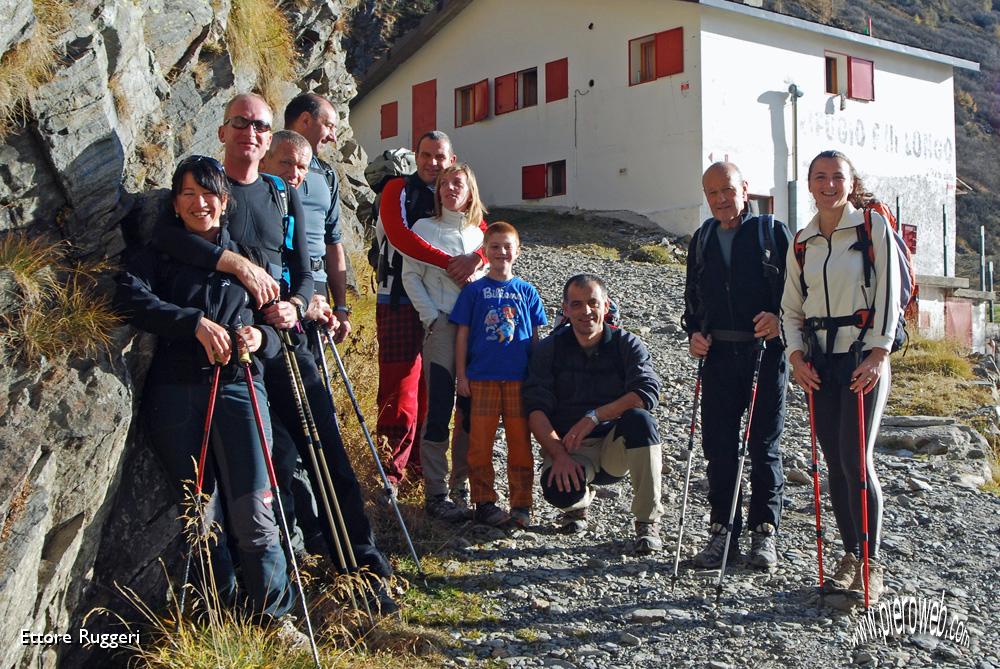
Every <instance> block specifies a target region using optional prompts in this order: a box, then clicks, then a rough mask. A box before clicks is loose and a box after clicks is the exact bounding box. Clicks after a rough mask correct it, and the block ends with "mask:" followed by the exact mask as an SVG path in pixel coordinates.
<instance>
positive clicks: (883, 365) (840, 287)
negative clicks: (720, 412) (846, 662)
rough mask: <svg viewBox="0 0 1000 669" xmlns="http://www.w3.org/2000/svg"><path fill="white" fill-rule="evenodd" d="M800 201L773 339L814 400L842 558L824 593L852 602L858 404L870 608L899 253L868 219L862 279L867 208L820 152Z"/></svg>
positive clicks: (883, 227)
mask: <svg viewBox="0 0 1000 669" xmlns="http://www.w3.org/2000/svg"><path fill="white" fill-rule="evenodd" d="M809 192H810V193H811V194H812V196H813V198H814V199H815V201H816V209H817V210H818V211H817V214H816V215H815V216H814V217H813V218H812V220H811V221H809V224H808V225H807V226H806V227H805V228H804V229H802V230H801V231H799V233H798V234H797V235H796V239H795V241H796V244H793V245H791V246H790V247H789V249H788V259H787V264H786V267H787V271H786V274H785V290H784V295H783V297H782V301H781V308H782V312H783V313H782V322H781V326H782V335H783V337H784V339H785V349H786V351H787V352H788V359H789V363H790V364H791V367H792V376H793V378H794V379H795V382H796V383H798V384H799V385H800V386H801V387H802V389H803V390H805V392H806V393H812V396H813V405H814V415H815V421H816V434H817V437H818V439H819V442H820V445H821V447H822V449H823V455H824V457H825V458H826V462H827V468H828V472H829V480H830V497H831V500H832V502H833V512H834V516H835V517H836V521H837V527H838V529H839V531H840V537H841V541H842V542H843V546H844V552H845V555H844V557H843V558H841V560H840V562H839V564H838V567H837V570H836V572H835V573H834V575H833V577H832V578H828V579H827V580H826V582H825V583H824V588H825V589H827V590H830V591H834V590H846V591H848V592H849V593H850V594H852V595H854V596H857V597H863V596H864V580H863V579H864V576H863V571H864V560H863V550H864V547H865V546H864V545H865V536H864V534H863V523H862V517H863V513H862V496H861V491H862V486H861V472H862V467H861V455H860V453H861V450H860V444H859V431H858V399H857V398H858V395H857V393H863V398H864V418H865V428H866V435H865V442H866V443H865V448H866V450H865V468H864V469H865V475H866V478H867V495H866V499H867V507H868V508H867V510H868V513H867V516H868V527H867V529H868V535H867V539H868V541H867V545H868V556H869V559H870V567H869V593H870V602H874V601H877V599H878V597H879V595H880V594H881V592H882V590H883V575H884V571H883V567H882V565H881V564H880V563H879V562H878V552H879V540H880V537H881V523H882V489H881V487H880V486H879V482H878V477H877V476H876V474H875V466H874V461H873V457H872V456H873V450H874V446H875V438H876V436H877V434H878V426H879V423H880V421H881V419H882V412H883V409H884V408H885V403H886V400H887V399H888V396H889V384H890V373H889V352H890V350H891V347H892V343H893V340H894V337H895V332H896V325H897V321H898V319H899V314H900V304H899V285H900V284H899V281H900V277H899V261H898V257H897V253H898V251H897V248H896V245H895V241H894V240H893V238H892V235H893V232H892V230H891V229H890V228H889V223H888V222H887V221H886V220H885V219H884V218H882V216H880V215H879V214H878V213H875V212H872V214H871V220H872V222H871V236H870V242H871V244H872V250H873V254H872V255H873V256H874V262H873V263H872V264H871V266H870V267H871V269H872V270H873V271H872V272H871V273H870V276H869V277H867V279H866V276H865V262H866V258H865V257H864V255H863V254H867V253H868V249H867V247H864V248H861V247H862V246H863V244H860V245H859V241H863V239H864V237H865V235H863V231H864V228H862V229H861V231H860V232H859V230H858V227H859V226H864V224H865V213H864V207H865V206H866V205H867V204H869V203H870V202H871V201H872V200H873V199H874V198H873V197H872V195H871V194H870V193H867V192H865V189H864V185H863V184H862V182H861V179H860V178H859V177H858V173H857V170H855V168H854V165H853V164H852V163H851V161H850V160H849V159H848V158H847V156H845V155H844V154H842V153H840V152H839V151H824V152H822V153H820V154H819V155H818V156H816V157H815V158H814V159H813V161H812V163H810V165H809ZM796 246H798V249H799V251H798V256H796ZM870 257H871V256H869V258H870Z"/></svg>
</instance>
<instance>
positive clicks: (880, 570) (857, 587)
mask: <svg viewBox="0 0 1000 669" xmlns="http://www.w3.org/2000/svg"><path fill="white" fill-rule="evenodd" d="M864 571H865V563H864V560H858V566H857V568H856V569H855V570H854V578H853V579H851V584H850V585H849V586H848V588H847V591H848V594H850V595H851V596H852V597H854V598H855V599H858V600H860V601H862V602H864V600H865V580H864ZM884 590H885V567H884V566H883V565H882V564H881V563H879V562H876V561H875V560H873V559H869V560H868V605H869V606H871V605H872V604H876V603H878V600H879V598H880V597H882V592H883V591H884Z"/></svg>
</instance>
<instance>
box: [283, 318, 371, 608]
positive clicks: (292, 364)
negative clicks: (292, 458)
mask: <svg viewBox="0 0 1000 669" xmlns="http://www.w3.org/2000/svg"><path fill="white" fill-rule="evenodd" d="M279 337H280V339H281V348H282V351H283V353H284V356H285V365H286V367H287V369H288V377H289V381H290V382H291V385H292V394H293V395H294V397H295V407H296V409H297V410H298V414H299V420H300V421H301V425H302V432H303V434H304V435H305V438H306V444H307V449H306V450H307V451H308V453H309V460H310V464H311V465H312V468H313V474H314V476H315V477H316V482H317V484H318V486H319V491H320V498H321V500H322V502H323V510H324V512H325V513H326V519H327V523H328V524H329V526H330V533H331V535H332V538H333V549H334V552H335V553H336V554H337V561H338V562H339V563H340V568H341V569H342V570H343V571H344V573H347V574H349V573H350V572H351V571H352V570H354V571H357V568H358V565H357V562H356V561H355V559H354V550H353V548H352V547H351V539H350V536H349V535H348V534H347V526H346V524H345V523H344V516H343V514H342V513H341V511H340V503H339V500H338V499H337V491H336V490H335V489H334V487H333V482H332V480H331V479H330V470H329V468H328V467H327V464H326V456H325V455H324V454H323V448H322V443H323V442H322V441H321V440H320V438H319V432H318V430H317V429H316V422H315V421H314V420H313V415H312V408H311V407H310V405H309V398H308V396H307V395H306V391H305V385H304V384H303V383H302V375H301V372H300V370H299V364H298V361H297V360H296V359H295V354H294V353H293V352H292V349H291V337H290V335H289V334H288V331H287V330H279ZM334 518H336V519H337V521H338V522H335V521H334ZM345 556H349V557H350V563H348V560H347V559H345ZM348 594H349V595H350V597H351V604H352V605H353V606H354V608H355V609H357V608H358V601H357V599H356V598H355V596H354V588H349V589H348ZM362 601H363V602H364V605H365V610H366V612H367V613H368V617H369V618H371V619H372V621H374V618H372V613H371V609H370V608H369V606H368V598H367V597H364V596H362Z"/></svg>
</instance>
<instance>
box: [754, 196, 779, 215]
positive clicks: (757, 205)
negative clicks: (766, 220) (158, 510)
mask: <svg viewBox="0 0 1000 669" xmlns="http://www.w3.org/2000/svg"><path fill="white" fill-rule="evenodd" d="M750 204H751V208H752V209H753V210H754V211H756V212H757V215H758V216H763V215H764V214H771V215H773V214H774V198H773V197H771V196H770V195H750Z"/></svg>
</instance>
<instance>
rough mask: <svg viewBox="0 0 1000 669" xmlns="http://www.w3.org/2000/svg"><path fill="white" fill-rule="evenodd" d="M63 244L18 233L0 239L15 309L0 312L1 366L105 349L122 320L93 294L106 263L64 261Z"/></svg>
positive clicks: (1, 259) (0, 263)
mask: <svg viewBox="0 0 1000 669" xmlns="http://www.w3.org/2000/svg"><path fill="white" fill-rule="evenodd" d="M66 249H67V247H66V246H65V245H64V244H60V243H55V242H50V241H46V240H44V239H41V238H29V237H27V236H26V235H24V234H21V233H7V234H6V235H3V236H0V270H7V271H8V272H10V274H11V276H12V277H13V280H14V284H15V287H14V300H13V302H14V306H13V308H11V309H9V310H8V311H7V312H6V313H4V314H0V342H2V343H3V346H2V347H0V350H2V351H3V354H2V355H0V362H6V363H13V362H15V361H16V360H20V361H22V362H26V363H28V364H36V363H38V362H39V361H40V360H42V359H43V358H45V359H49V360H64V359H66V358H69V357H79V356H90V355H94V354H96V353H98V352H100V351H102V350H107V349H108V347H109V346H110V344H111V331H112V330H113V329H114V328H115V327H117V326H118V325H119V324H120V319H119V318H118V316H117V315H115V313H114V311H113V310H112V308H111V304H110V301H109V300H108V298H107V296H105V295H102V294H101V293H100V292H99V291H98V290H97V277H98V276H99V275H101V274H102V273H104V272H106V271H108V269H109V267H108V266H107V265H106V264H104V263H91V264H79V263H76V264H74V263H72V262H70V261H69V260H68V259H67V258H66V255H65V253H66Z"/></svg>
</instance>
